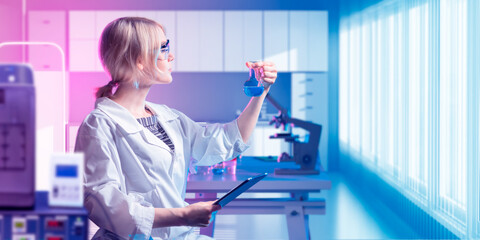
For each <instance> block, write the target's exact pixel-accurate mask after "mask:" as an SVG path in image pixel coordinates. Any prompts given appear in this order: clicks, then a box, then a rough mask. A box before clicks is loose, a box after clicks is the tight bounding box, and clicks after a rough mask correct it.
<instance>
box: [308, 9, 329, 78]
mask: <svg viewBox="0 0 480 240" xmlns="http://www.w3.org/2000/svg"><path fill="white" fill-rule="evenodd" d="M307 57H308V71H315V72H327V71H328V12H327V11H311V12H309V13H308V55H307Z"/></svg>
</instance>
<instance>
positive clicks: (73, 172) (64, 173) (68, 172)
mask: <svg viewBox="0 0 480 240" xmlns="http://www.w3.org/2000/svg"><path fill="white" fill-rule="evenodd" d="M55 175H56V176H57V177H71V178H76V177H77V166H75V165H57V169H56V174H55Z"/></svg>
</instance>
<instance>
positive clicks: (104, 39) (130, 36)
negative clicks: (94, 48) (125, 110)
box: [96, 17, 164, 98]
mask: <svg viewBox="0 0 480 240" xmlns="http://www.w3.org/2000/svg"><path fill="white" fill-rule="evenodd" d="M162 31H163V32H164V28H163V26H162V25H160V24H159V23H157V22H155V21H153V20H150V19H147V18H142V17H123V18H118V19H116V20H114V21H113V22H111V23H109V24H108V25H107V26H106V27H105V29H103V32H102V36H101V38H100V47H99V55H100V60H101V61H102V65H103V68H104V69H105V71H107V72H108V73H109V75H110V77H111V81H110V82H109V83H108V84H107V85H105V86H103V87H101V88H99V89H98V90H97V93H96V97H97V98H100V97H109V96H111V95H112V94H113V93H112V90H113V87H115V86H116V85H118V84H121V83H125V82H126V81H129V80H131V79H133V78H141V77H151V78H153V77H154V76H155V74H156V71H158V70H156V60H157V57H158V52H159V51H160V48H161V42H160V36H161V33H162ZM139 60H141V61H142V65H143V70H140V69H138V67H137V63H138V61H139ZM135 81H138V80H135Z"/></svg>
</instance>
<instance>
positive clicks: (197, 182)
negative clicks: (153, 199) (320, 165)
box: [185, 156, 331, 239]
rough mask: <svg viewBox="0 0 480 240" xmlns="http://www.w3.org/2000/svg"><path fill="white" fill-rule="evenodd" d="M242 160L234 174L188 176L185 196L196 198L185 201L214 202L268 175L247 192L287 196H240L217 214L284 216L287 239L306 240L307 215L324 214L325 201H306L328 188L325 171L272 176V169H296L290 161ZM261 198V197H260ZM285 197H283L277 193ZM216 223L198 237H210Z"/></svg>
mask: <svg viewBox="0 0 480 240" xmlns="http://www.w3.org/2000/svg"><path fill="white" fill-rule="evenodd" d="M261 159H263V160H260V158H256V157H246V156H244V157H242V158H239V159H238V160H237V163H236V170H235V174H232V173H229V172H228V171H225V172H224V173H222V174H213V173H211V172H203V173H197V174H190V175H189V177H188V183H187V193H194V194H195V197H193V198H187V199H185V201H187V202H188V203H195V202H199V201H209V200H215V199H217V198H218V197H219V196H221V194H224V193H227V192H228V191H230V190H231V189H232V188H234V187H235V186H237V185H238V184H240V183H241V182H243V181H244V180H245V179H247V178H249V177H253V176H256V175H258V174H261V173H268V176H267V177H266V178H264V179H263V180H262V181H260V182H258V183H257V184H256V185H254V186H253V187H252V188H250V189H249V190H248V191H247V192H248V193H287V195H288V197H276V196H270V195H271V194H270V195H268V194H264V196H267V197H264V196H262V197H258V198H257V197H242V196H240V198H237V199H236V200H234V201H232V202H230V203H229V204H228V205H226V206H225V207H224V208H223V209H221V210H220V211H218V212H217V214H233V215H237V214H285V216H286V218H287V226H288V234H289V239H309V236H310V234H309V232H310V231H309V227H308V215H312V214H317V215H323V214H325V213H326V202H325V199H322V198H315V199H314V198H309V196H308V195H309V193H318V192H320V191H322V190H328V189H330V188H331V182H330V180H329V178H328V175H327V174H326V173H325V172H320V174H316V175H275V174H274V170H275V168H298V166H297V165H295V163H293V162H282V163H278V162H276V161H270V160H269V158H261ZM259 195H261V194H259ZM280 195H285V194H280ZM214 227H215V221H214V220H213V221H212V223H211V224H210V225H209V227H206V228H202V229H201V230H200V233H201V234H204V235H208V236H212V237H213V233H214Z"/></svg>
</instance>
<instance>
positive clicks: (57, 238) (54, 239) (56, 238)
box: [47, 237, 63, 240]
mask: <svg viewBox="0 0 480 240" xmlns="http://www.w3.org/2000/svg"><path fill="white" fill-rule="evenodd" d="M47 240H63V237H47Z"/></svg>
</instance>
